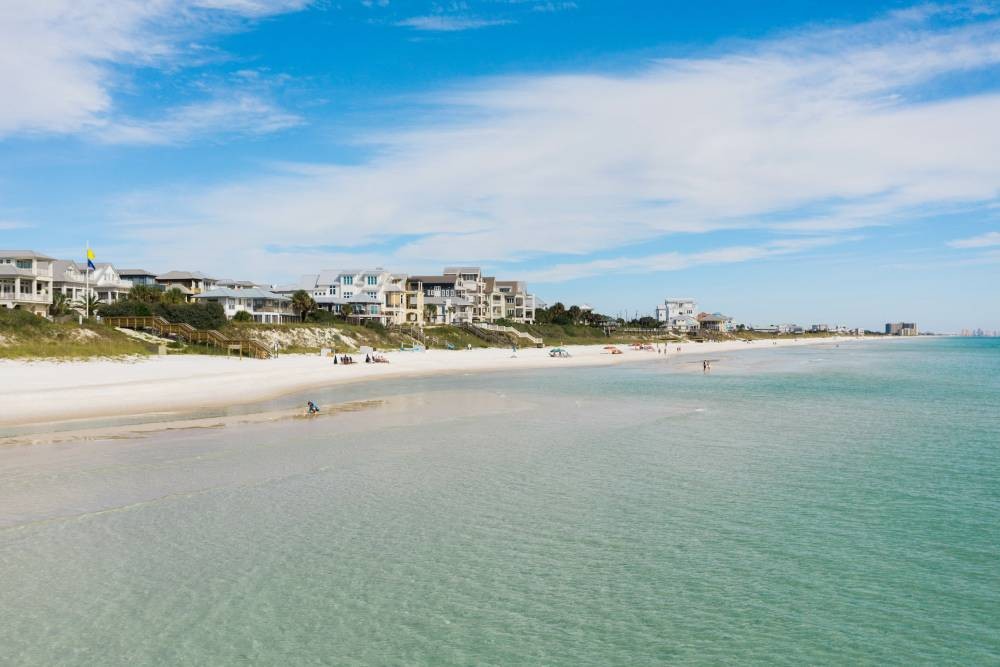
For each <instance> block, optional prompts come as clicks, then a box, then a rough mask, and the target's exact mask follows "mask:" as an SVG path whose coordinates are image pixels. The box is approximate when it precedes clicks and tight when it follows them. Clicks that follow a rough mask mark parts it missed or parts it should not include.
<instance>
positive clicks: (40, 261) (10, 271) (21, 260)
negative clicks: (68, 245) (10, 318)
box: [0, 250, 56, 316]
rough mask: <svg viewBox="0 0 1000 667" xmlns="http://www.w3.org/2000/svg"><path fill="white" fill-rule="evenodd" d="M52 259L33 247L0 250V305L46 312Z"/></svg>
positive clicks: (53, 260)
mask: <svg viewBox="0 0 1000 667" xmlns="http://www.w3.org/2000/svg"><path fill="white" fill-rule="evenodd" d="M55 261H56V260H55V259H53V258H52V257H48V256H46V255H43V254H41V253H37V252H34V251H33V250H0V307H5V308H17V309H20V310H28V311H31V312H33V313H35V314H36V315H42V316H45V315H47V314H48V312H49V306H50V305H51V304H52V264H53V263H54V262H55Z"/></svg>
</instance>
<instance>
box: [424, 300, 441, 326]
mask: <svg viewBox="0 0 1000 667" xmlns="http://www.w3.org/2000/svg"><path fill="white" fill-rule="evenodd" d="M437 312H438V309H437V306H434V305H431V304H427V305H426V306H424V319H425V320H427V321H428V322H434V321H435V320H436V319H437Z"/></svg>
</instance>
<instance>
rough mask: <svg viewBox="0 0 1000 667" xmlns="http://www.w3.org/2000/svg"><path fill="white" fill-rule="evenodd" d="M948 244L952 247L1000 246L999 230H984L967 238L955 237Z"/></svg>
mask: <svg viewBox="0 0 1000 667" xmlns="http://www.w3.org/2000/svg"><path fill="white" fill-rule="evenodd" d="M948 245H949V246H951V247H952V248H991V247H993V246H1000V232H986V233H985V234H980V235H979V236H973V237H972V238H968V239H956V240H954V241H949V242H948Z"/></svg>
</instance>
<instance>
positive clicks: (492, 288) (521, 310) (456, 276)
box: [443, 266, 536, 324]
mask: <svg viewBox="0 0 1000 667" xmlns="http://www.w3.org/2000/svg"><path fill="white" fill-rule="evenodd" d="M443 274H444V275H443V277H445V278H452V279H453V282H452V284H453V286H454V290H455V295H456V296H458V297H461V298H462V299H464V300H466V301H468V302H469V304H470V315H471V317H472V321H474V322H494V321H496V320H512V321H514V322H522V323H525V324H530V323H532V322H534V321H535V308H536V302H535V297H534V295H532V294H529V293H528V286H527V283H525V282H524V281H522V280H497V279H496V278H495V277H492V276H484V275H483V271H482V269H481V268H479V267H478V266H451V267H446V268H445V270H444V271H443Z"/></svg>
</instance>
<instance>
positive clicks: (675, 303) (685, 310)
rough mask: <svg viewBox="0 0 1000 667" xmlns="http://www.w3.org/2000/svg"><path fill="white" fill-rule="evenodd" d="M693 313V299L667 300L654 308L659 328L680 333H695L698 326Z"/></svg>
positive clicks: (694, 306)
mask: <svg viewBox="0 0 1000 667" xmlns="http://www.w3.org/2000/svg"><path fill="white" fill-rule="evenodd" d="M695 312H696V304H695V300H694V299H684V298H668V299H665V300H664V301H663V303H662V304H660V305H659V306H657V307H656V321H657V322H659V323H660V326H661V327H665V328H667V329H672V330H674V331H679V332H682V333H686V332H688V331H697V330H698V327H699V324H698V319H697V318H696V317H695Z"/></svg>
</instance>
